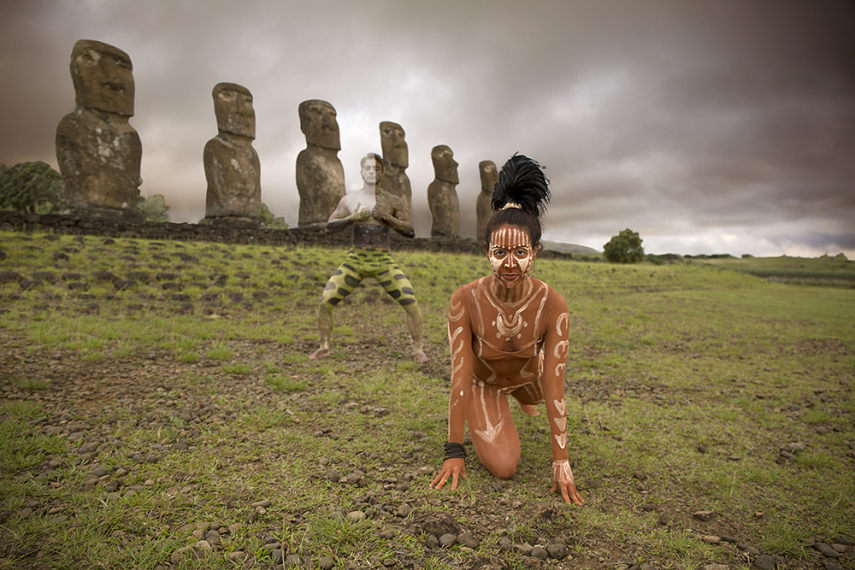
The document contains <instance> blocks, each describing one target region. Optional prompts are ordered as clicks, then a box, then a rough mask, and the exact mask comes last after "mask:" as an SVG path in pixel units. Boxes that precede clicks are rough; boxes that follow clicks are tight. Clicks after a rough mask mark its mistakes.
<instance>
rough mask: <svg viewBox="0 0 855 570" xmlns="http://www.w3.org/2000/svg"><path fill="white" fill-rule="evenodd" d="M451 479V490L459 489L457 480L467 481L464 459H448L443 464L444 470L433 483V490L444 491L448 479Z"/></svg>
mask: <svg viewBox="0 0 855 570" xmlns="http://www.w3.org/2000/svg"><path fill="white" fill-rule="evenodd" d="M449 477H451V490H452V491H454V490H455V489H457V478H458V477H460V478H462V479H466V466H465V465H464V463H463V458H461V457H454V458H451V459H446V460H445V461H443V462H442V469H441V470H440V472H439V475H437V476H436V477H434V479H433V481H431V484H430V488H431V489H442V487H443V486H444V485H445V483H446V481H448V478H449Z"/></svg>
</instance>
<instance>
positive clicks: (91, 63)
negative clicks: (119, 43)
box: [71, 40, 134, 117]
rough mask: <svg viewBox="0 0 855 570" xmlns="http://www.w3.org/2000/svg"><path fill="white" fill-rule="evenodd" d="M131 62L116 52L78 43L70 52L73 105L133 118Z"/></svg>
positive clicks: (105, 46)
mask: <svg viewBox="0 0 855 570" xmlns="http://www.w3.org/2000/svg"><path fill="white" fill-rule="evenodd" d="M132 71H133V66H132V65H131V58H130V57H128V54H126V53H125V52H123V51H122V50H120V49H119V48H116V47H113V46H111V45H108V44H105V43H102V42H99V41H95V40H79V41H78V42H77V43H75V44H74V49H73V50H72V51H71V79H72V81H73V83H74V92H75V95H76V99H75V100H76V101H77V105H78V106H79V107H84V108H88V109H96V110H98V111H103V112H105V113H111V114H114V115H120V116H123V117H132V116H133V115H134V76H133V73H132Z"/></svg>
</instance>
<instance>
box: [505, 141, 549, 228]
mask: <svg viewBox="0 0 855 570" xmlns="http://www.w3.org/2000/svg"><path fill="white" fill-rule="evenodd" d="M548 184H549V180H548V179H547V178H546V176H545V175H544V174H543V167H542V166H540V165H539V164H538V163H537V161H536V160H533V159H531V158H529V157H527V156H525V155H523V154H515V155H513V156H512V157H511V158H509V159H508V161H507V162H506V163H505V165H504V166H503V167H502V170H501V171H500V172H499V180H498V182H496V185H495V186H494V187H493V199H492V200H491V201H490V205H491V206H492V208H493V210H495V211H498V210H501V209H502V208H503V207H504V206H505V205H506V204H509V203H513V204H518V205H519V206H520V209H521V210H522V211H524V212H526V213H528V214H531V215H532V216H537V217H540V216H541V215H543V214H545V213H546V205H547V204H548V203H549V197H550V194H549V186H548Z"/></svg>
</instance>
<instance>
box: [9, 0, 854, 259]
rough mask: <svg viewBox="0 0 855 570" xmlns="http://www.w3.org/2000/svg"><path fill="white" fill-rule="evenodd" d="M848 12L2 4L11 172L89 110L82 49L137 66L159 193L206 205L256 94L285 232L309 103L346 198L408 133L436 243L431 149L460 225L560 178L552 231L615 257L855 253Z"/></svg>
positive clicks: (770, 6) (264, 159)
mask: <svg viewBox="0 0 855 570" xmlns="http://www.w3.org/2000/svg"><path fill="white" fill-rule="evenodd" d="M851 6H852V5H851V4H847V3H844V2H833V1H828V2H822V3H805V2H763V1H760V2H751V3H746V2H719V1H715V2H712V1H710V2H691V3H688V2H678V1H655V2H654V1H650V2H635V3H626V2H616V1H605V2H596V3H593V2H565V1H554V2H549V1H544V2H529V3H522V2H505V1H501V2H476V1H471V2H451V1H448V2H430V3H427V2H400V1H391V0H390V1H384V2H363V3H356V2H344V1H323V2H308V1H307V2H302V1H300V2H287V3H283V2H272V1H270V2H265V1H259V2H253V3H243V4H238V3H234V2H225V1H214V2H190V1H185V2H158V1H153V2H129V1H124V0H122V1H119V0H98V1H96V0H92V1H90V2H78V3H71V2H62V3H59V2H41V1H38V0H37V1H35V2H32V1H31V2H13V3H8V2H7V3H4V4H3V5H2V6H0V21H2V24H0V25H2V30H0V32H2V33H0V48H2V51H0V54H2V55H0V73H2V76H3V77H4V78H6V81H5V83H4V89H2V90H0V108H2V109H3V111H2V113H0V133H2V140H0V161H2V162H3V163H5V164H10V163H11V164H13V163H15V162H20V161H24V160H45V161H47V162H49V163H51V164H53V165H54V166H55V163H56V161H55V158H54V157H53V137H54V131H55V128H56V124H57V122H58V121H59V119H60V118H61V117H62V115H63V114H65V113H67V112H69V111H71V110H72V109H73V98H74V93H73V90H72V88H71V80H70V77H69V74H68V58H69V54H70V52H71V47H72V45H73V44H74V41H76V40H77V39H80V38H84V37H85V38H91V39H99V40H101V41H105V42H107V43H111V44H113V45H116V46H117V47H120V48H122V49H123V50H125V51H127V52H128V53H129V54H130V56H131V58H132V60H133V63H134V76H135V79H136V87H137V92H136V115H135V117H133V119H132V120H131V124H132V125H133V126H134V127H135V128H136V129H137V131H138V132H139V133H140V136H141V138H142V141H143V149H144V154H143V172H142V175H143V179H144V185H143V187H142V191H143V193H144V194H146V195H151V194H154V193H162V194H164V195H165V196H166V197H167V202H168V203H169V204H170V205H171V206H172V210H171V213H172V214H174V218H176V219H188V220H195V219H198V218H200V217H201V216H202V215H203V214H204V212H203V209H204V194H205V181H204V173H203V169H202V165H201V152H202V148H203V146H204V143H205V141H206V140H207V139H209V138H211V137H212V136H214V135H215V134H216V123H215V121H214V116H213V104H212V101H211V89H212V87H213V86H214V85H215V84H216V83H218V82H220V81H231V82H235V83H240V84H242V85H244V86H246V87H247V88H249V89H250V91H251V92H252V93H253V96H254V105H255V109H256V116H257V118H258V128H257V139H256V141H255V142H254V147H255V148H256V150H257V151H258V153H259V155H260V157H261V165H262V191H263V200H264V201H265V202H266V203H267V204H268V205H270V206H271V208H272V209H273V210H274V212H277V213H280V214H284V215H285V216H286V219H287V221H288V222H289V223H292V224H293V223H295V222H296V216H295V215H291V217H289V214H291V213H292V212H293V211H294V210H295V208H296V204H297V194H296V189H295V188H294V162H295V160H296V155H297V153H298V152H299V151H300V150H301V149H302V148H304V147H305V140H304V139H303V136H302V134H301V133H300V130H299V121H298V117H297V105H298V104H299V103H300V101H303V100H305V99H311V98H320V99H325V100H327V101H329V102H331V103H332V104H333V105H334V106H335V108H336V110H337V111H338V117H339V124H340V126H341V131H342V151H341V153H340V154H339V156H340V158H341V160H342V163H343V164H344V167H345V175H346V179H347V183H348V185H349V186H353V185H357V186H358V182H359V179H358V173H357V167H356V165H358V161H359V157H360V156H362V155H363V154H365V153H366V152H369V151H379V147H380V144H379V133H378V123H379V122H380V121H384V120H391V121H395V122H398V123H400V124H401V125H402V126H403V127H404V129H405V130H406V132H407V142H408V144H409V147H410V168H409V169H408V171H407V172H408V175H409V176H410V179H411V181H412V186H413V190H414V218H415V220H416V225H417V231H418V232H419V234H420V235H424V234H426V233H427V232H428V231H429V227H430V219H429V213H428V211H427V203H426V188H427V185H428V184H429V183H430V181H431V180H432V179H433V169H432V166H431V163H430V149H431V148H432V147H433V146H434V145H437V144H447V145H449V146H450V147H451V148H452V149H453V150H454V153H455V158H456V160H457V161H458V162H459V163H460V180H461V183H460V185H459V186H458V192H459V194H460V199H461V204H462V205H463V211H462V217H463V220H464V228H463V232H464V233H467V234H472V233H473V231H474V230H473V227H472V226H473V225H474V208H473V207H472V205H473V203H474V199H475V196H476V195H477V193H478V191H479V189H480V182H479V179H478V171H477V165H478V162H479V161H481V160H485V159H489V160H493V161H495V162H496V163H497V165H498V166H501V164H502V163H503V161H504V160H505V159H507V158H508V157H509V156H510V155H511V154H513V153H514V152H517V151H519V152H523V153H525V154H528V155H530V156H532V157H534V158H536V159H537V160H538V161H540V162H541V163H542V164H544V165H545V166H546V167H547V175H548V176H549V178H550V180H551V183H552V190H553V194H554V200H553V204H552V206H551V207H550V213H549V217H548V219H547V221H546V223H547V226H546V228H547V237H548V238H549V239H561V240H564V241H571V242H576V243H583V244H585V245H589V246H591V247H597V248H601V247H602V244H603V243H604V242H605V241H607V240H608V238H609V237H610V236H611V235H614V234H616V233H617V232H618V231H620V230H622V229H624V228H626V227H630V228H632V229H633V230H635V231H638V232H639V233H640V234H641V235H642V237H644V238H645V246H646V249H647V250H648V251H653V252H657V251H665V250H669V251H678V252H681V253H712V252H722V251H725V250H731V249H733V248H735V249H736V251H734V253H743V252H750V253H755V254H766V255H778V254H780V253H785V252H789V253H791V254H821V253H823V252H825V251H830V252H832V253H835V252H836V251H846V252H847V255H849V256H850V257H851V256H852V255H855V249H853V247H852V242H853V236H855V230H853V227H852V224H851V222H850V220H851V219H853V217H855V188H853V181H855V166H853V163H855V161H853V160H852V159H851V157H852V156H855V103H853V101H855V14H853V10H852V7H851Z"/></svg>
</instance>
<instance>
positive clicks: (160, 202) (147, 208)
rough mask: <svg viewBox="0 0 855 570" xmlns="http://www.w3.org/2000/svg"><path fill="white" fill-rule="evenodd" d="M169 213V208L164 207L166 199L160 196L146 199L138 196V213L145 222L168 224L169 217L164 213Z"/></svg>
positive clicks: (156, 195)
mask: <svg viewBox="0 0 855 570" xmlns="http://www.w3.org/2000/svg"><path fill="white" fill-rule="evenodd" d="M167 211H169V206H167V205H166V198H164V197H163V195H162V194H155V195H154V196H149V197H148V198H143V197H142V196H140V213H141V214H142V215H143V218H145V221H147V222H168V221H169V216H167V215H166V212H167Z"/></svg>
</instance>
